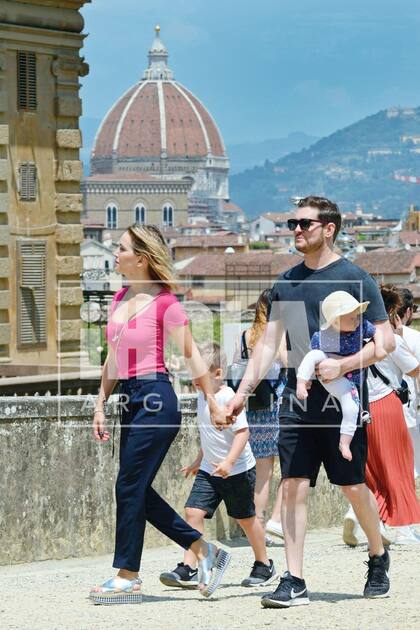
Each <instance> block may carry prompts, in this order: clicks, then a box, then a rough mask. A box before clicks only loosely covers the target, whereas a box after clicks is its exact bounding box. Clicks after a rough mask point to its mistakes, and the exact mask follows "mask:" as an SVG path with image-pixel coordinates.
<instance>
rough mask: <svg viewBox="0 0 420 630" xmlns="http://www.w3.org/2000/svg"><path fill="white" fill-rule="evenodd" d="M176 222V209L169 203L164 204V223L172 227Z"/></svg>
mask: <svg viewBox="0 0 420 630" xmlns="http://www.w3.org/2000/svg"><path fill="white" fill-rule="evenodd" d="M173 224H174V209H173V207H172V206H171V205H170V204H169V203H165V205H164V206H163V225H164V226H165V227H170V226H172V225H173Z"/></svg>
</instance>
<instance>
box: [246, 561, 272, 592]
mask: <svg viewBox="0 0 420 630" xmlns="http://www.w3.org/2000/svg"><path fill="white" fill-rule="evenodd" d="M268 562H269V564H268V565H266V564H264V562H260V561H259V560H255V562H254V566H253V567H252V571H251V575H250V576H249V577H247V578H245V579H244V580H242V582H241V586H266V585H267V584H271V582H274V580H275V579H276V578H277V573H276V569H275V567H274V564H273V561H272V560H269V561H268Z"/></svg>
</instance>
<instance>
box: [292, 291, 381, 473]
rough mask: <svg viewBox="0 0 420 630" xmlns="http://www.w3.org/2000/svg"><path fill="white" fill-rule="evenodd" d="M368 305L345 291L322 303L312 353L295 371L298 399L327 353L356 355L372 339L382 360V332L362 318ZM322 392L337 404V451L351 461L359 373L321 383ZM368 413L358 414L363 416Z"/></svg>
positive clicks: (338, 292)
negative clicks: (339, 407) (324, 390)
mask: <svg viewBox="0 0 420 630" xmlns="http://www.w3.org/2000/svg"><path fill="white" fill-rule="evenodd" d="M368 305H369V302H358V301H357V300H356V298H354V297H353V296H352V295H351V294H350V293H347V291H334V292H333V293H330V295H328V296H327V297H326V298H325V299H324V300H323V302H322V305H321V310H322V314H323V316H324V319H325V322H324V323H323V324H322V326H321V330H319V331H317V332H315V333H314V334H313V336H312V339H311V348H312V350H311V351H310V352H308V354H307V355H306V356H305V357H304V359H303V361H302V362H301V364H300V366H299V368H298V372H297V388H296V395H297V397H298V398H299V399H300V400H304V399H305V398H307V397H308V391H307V390H308V388H309V387H310V382H311V379H312V378H313V375H314V372H315V368H316V366H317V365H318V363H320V362H321V361H323V360H324V359H326V358H328V356H329V354H338V355H343V356H346V355H349V354H354V353H356V352H359V350H361V348H362V346H363V340H364V339H373V340H374V342H375V354H376V356H377V357H378V358H379V357H385V356H386V352H385V350H384V346H383V336H382V332H381V331H378V330H377V329H376V328H375V326H374V325H373V324H372V323H371V322H370V321H368V320H367V319H364V320H363V321H362V322H361V318H360V316H361V314H362V313H364V312H365V311H366V309H367V307H368ZM321 383H322V385H323V386H324V387H325V389H326V390H327V391H328V392H329V393H330V394H331V395H332V396H334V398H337V399H338V400H339V402H340V404H341V410H342V414H343V418H342V421H341V426H340V442H339V449H340V451H341V454H342V455H343V457H344V458H345V459H348V460H349V461H351V459H352V454H351V450H350V443H351V441H352V438H353V435H354V433H355V431H356V427H357V420H358V418H359V411H360V397H359V392H358V390H357V387H356V385H360V384H361V370H355V371H353V372H349V373H347V374H346V375H345V376H342V377H340V378H337V379H334V380H333V381H330V382H328V383H324V382H322V381H321ZM364 415H365V417H366V415H367V416H368V415H369V414H368V412H362V419H363V417H364Z"/></svg>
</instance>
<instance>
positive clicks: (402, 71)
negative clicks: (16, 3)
mask: <svg viewBox="0 0 420 630" xmlns="http://www.w3.org/2000/svg"><path fill="white" fill-rule="evenodd" d="M83 15H84V17H85V22H86V24H85V32H86V33H88V37H87V39H86V40H85V47H84V49H83V51H82V54H84V55H85V58H86V61H87V62H88V63H89V64H90V74H89V75H88V76H87V77H84V78H83V79H82V82H83V89H82V98H83V107H84V115H85V116H88V117H93V118H102V116H103V115H104V114H105V113H106V111H107V110H108V109H109V107H110V106H111V105H112V104H113V103H114V102H115V100H116V99H117V98H118V97H119V96H120V95H121V94H122V93H123V92H124V91H125V90H126V89H127V88H128V87H129V86H130V85H132V84H134V83H136V82H137V81H138V80H139V79H140V77H141V76H142V73H143V70H144V69H145V67H146V65H147V51H148V49H149V47H150V44H151V42H152V40H153V35H154V31H153V29H154V26H155V24H157V23H159V24H160V25H161V28H162V31H161V35H162V40H163V41H164V43H165V44H166V46H167V48H168V51H169V55H170V57H169V65H170V67H171V68H172V69H173V70H174V72H175V78H176V79H177V80H178V81H180V82H181V83H183V84H184V85H185V86H186V87H188V88H189V89H190V90H191V91H192V92H193V93H195V94H196V95H197V96H198V97H199V98H200V99H201V100H202V101H203V102H204V104H205V105H206V106H207V108H208V109H209V110H210V112H211V113H212V115H213V116H214V117H215V119H216V121H217V123H218V125H219V127H220V128H221V131H222V133H223V136H224V139H225V141H226V143H228V144H232V143H238V142H244V141H259V140H264V139H267V138H277V137H280V136H283V135H285V134H287V133H289V132H290V131H304V132H307V133H309V134H313V135H318V136H320V135H324V134H328V133H330V132H332V131H335V130H336V129H338V128H340V127H343V126H345V125H347V124H350V123H352V122H354V121H356V120H358V119H359V118H362V117H364V116H366V115H369V114H373V113H375V112H376V111H378V110H380V109H384V108H386V107H388V106H391V105H412V106H414V105H420V79H419V77H420V73H419V63H420V37H419V33H420V2H419V0H404V2H401V1H393V0H351V2H344V1H343V0H341V1H337V0H257V1H251V0H211V1H209V0H118V2H116V1H115V0H93V2H92V3H91V4H90V5H86V6H85V8H84V9H83Z"/></svg>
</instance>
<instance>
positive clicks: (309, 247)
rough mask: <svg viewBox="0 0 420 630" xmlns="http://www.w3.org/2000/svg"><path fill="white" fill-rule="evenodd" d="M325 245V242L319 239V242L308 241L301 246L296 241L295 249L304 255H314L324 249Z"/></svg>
mask: <svg viewBox="0 0 420 630" xmlns="http://www.w3.org/2000/svg"><path fill="white" fill-rule="evenodd" d="M324 245H325V241H324V239H322V238H321V239H319V240H318V241H316V242H314V243H308V242H307V241H304V242H302V243H300V244H297V243H296V241H295V249H296V250H297V251H298V252H302V254H308V253H313V252H316V251H318V250H319V249H322V247H323V246H324Z"/></svg>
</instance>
